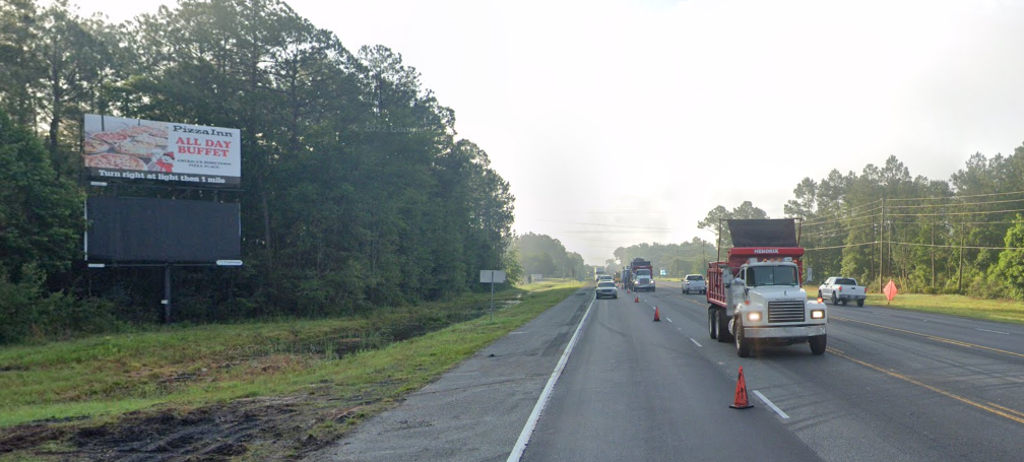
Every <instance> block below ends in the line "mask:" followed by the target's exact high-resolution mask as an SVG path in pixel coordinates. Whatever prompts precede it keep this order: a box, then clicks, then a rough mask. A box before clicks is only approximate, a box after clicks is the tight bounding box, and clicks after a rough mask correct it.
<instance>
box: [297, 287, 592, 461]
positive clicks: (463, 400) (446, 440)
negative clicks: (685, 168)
mask: <svg viewBox="0 0 1024 462" xmlns="http://www.w3.org/2000/svg"><path fill="white" fill-rule="evenodd" d="M592 298H593V296H592V293H591V292H590V291H589V290H585V289H584V290H580V291H578V292H577V293H576V294H575V295H573V296H571V297H569V298H567V299H566V300H564V301H562V302H561V303H559V304H558V305H555V306H554V307H552V308H551V309H549V310H547V311H545V312H544V313H542V314H541V315H540V316H538V317H537V318H535V319H534V320H532V321H530V322H529V323H527V324H525V325H523V326H522V327H521V328H520V329H518V330H516V331H514V332H512V333H510V334H509V335H507V336H505V337H504V338H502V339H500V340H498V341H497V342H495V343H493V344H491V345H490V346H488V347H486V348H484V349H483V350H481V351H479V352H477V354H475V355H474V356H473V357H471V358H470V359H468V360H466V361H464V362H463V363H462V364H460V365H459V366H457V367H456V368H454V369H452V370H451V371H449V372H448V373H446V374H445V375H443V376H442V377H441V378H440V379H439V380H437V381H435V382H434V383H432V384H430V385H428V386H427V387H424V388H423V389H421V390H419V391H417V392H415V393H412V394H411V395H409V396H408V397H407V398H406V399H405V401H404V402H402V403H401V404H400V405H398V406H396V407H395V408H393V409H391V410H389V411H387V412H384V413H382V414H379V415H377V416H375V417H372V418H370V419H369V420H367V421H366V422H364V423H363V424H362V425H360V426H359V428H358V429H357V430H356V431H354V432H352V433H350V434H349V435H348V436H347V437H346V438H344V439H342V440H341V441H338V442H336V443H333V444H331V445H329V446H327V447H326V448H324V449H322V450H320V451H317V452H314V453H311V454H309V455H308V457H307V458H306V459H304V460H309V461H324V460H329V461H337V462H355V461H359V462H375V461H381V462H384V461H388V462H390V461H395V460H418V461H432V460H438V461H441V460H443V461H492V460H495V461H497V460H506V459H507V458H508V455H509V453H510V452H511V450H512V447H513V446H514V445H515V442H516V440H517V439H518V438H519V433H520V432H521V431H522V427H523V425H524V424H525V422H526V420H527V418H528V417H529V415H530V412H532V410H533V407H534V405H535V404H536V401H537V398H538V397H539V396H540V393H541V391H542V390H543V388H544V385H545V383H546V382H547V380H548V378H549V376H550V375H551V371H552V370H553V369H554V368H555V365H556V364H557V363H558V360H559V357H560V356H561V354H562V352H563V350H564V349H565V346H566V344H567V343H568V341H569V339H570V338H571V336H572V332H573V330H574V329H575V328H576V325H577V324H578V323H579V321H580V319H581V318H582V317H583V314H584V313H585V312H586V309H587V306H588V305H589V303H590V302H591V299H592Z"/></svg>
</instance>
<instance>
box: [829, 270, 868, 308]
mask: <svg viewBox="0 0 1024 462" xmlns="http://www.w3.org/2000/svg"><path fill="white" fill-rule="evenodd" d="M818 298H820V299H822V300H829V301H831V302H832V304H833V305H837V304H843V305H845V304H846V303H847V302H849V301H851V300H852V301H855V302H857V306H864V300H865V299H866V298H868V296H867V294H866V293H865V292H864V286H859V285H857V280H856V279H854V278H842V277H833V278H828V279H826V280H825V283H824V284H822V285H821V286H820V287H818Z"/></svg>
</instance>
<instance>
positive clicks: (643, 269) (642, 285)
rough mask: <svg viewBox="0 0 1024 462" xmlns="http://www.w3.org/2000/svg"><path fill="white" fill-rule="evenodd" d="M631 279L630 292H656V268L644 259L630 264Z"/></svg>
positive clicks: (635, 259)
mask: <svg viewBox="0 0 1024 462" xmlns="http://www.w3.org/2000/svg"><path fill="white" fill-rule="evenodd" d="M629 268H630V273H631V277H630V278H629V285H628V286H627V287H628V288H629V290H632V291H633V292H640V291H651V292H654V291H655V288H654V266H653V265H651V262H649V261H647V260H644V259H643V258H634V259H633V262H632V263H630V264H629Z"/></svg>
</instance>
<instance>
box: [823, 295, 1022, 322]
mask: <svg viewBox="0 0 1024 462" xmlns="http://www.w3.org/2000/svg"><path fill="white" fill-rule="evenodd" d="M804 289H805V290H806V291H807V295H808V297H811V298H815V297H817V295H818V286H805V287H804ZM865 303H866V304H868V305H876V306H886V307H889V308H896V309H902V310H913V311H924V312H928V313H938V314H947V315H951V316H960V317H964V318H974V319H982V320H986V321H997V322H1010V323H1015V324H1024V305H1022V304H1021V303H1020V302H1017V301H1014V300H990V299H982V298H974V297H968V296H966V295H927V294H902V293H901V294H897V295H896V297H895V298H893V299H892V302H889V301H888V300H886V298H885V295H883V294H872V293H869V294H868V298H867V300H866V301H865ZM851 305H852V306H853V307H855V308H856V306H857V305H856V304H850V305H847V306H851Z"/></svg>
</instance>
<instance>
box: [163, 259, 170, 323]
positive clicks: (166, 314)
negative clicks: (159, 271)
mask: <svg viewBox="0 0 1024 462" xmlns="http://www.w3.org/2000/svg"><path fill="white" fill-rule="evenodd" d="M163 304H164V324H170V323H171V265H170V264H167V265H164V300H163Z"/></svg>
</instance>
